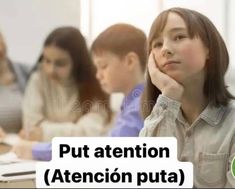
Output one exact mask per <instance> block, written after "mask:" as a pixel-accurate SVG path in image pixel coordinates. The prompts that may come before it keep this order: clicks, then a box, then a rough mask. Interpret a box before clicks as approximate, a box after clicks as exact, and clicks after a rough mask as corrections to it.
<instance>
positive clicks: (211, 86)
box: [141, 8, 234, 118]
mask: <svg viewBox="0 0 235 189" xmlns="http://www.w3.org/2000/svg"><path fill="white" fill-rule="evenodd" d="M172 12H173V13H176V14H178V15H179V16H180V17H181V18H182V19H183V20H184V22H185V24H186V26H187V29H188V33H189V37H190V38H194V37H199V38H200V39H201V40H202V42H203V44H204V45H205V46H206V47H207V48H208V49H209V59H208V60H207V62H206V65H205V69H206V78H205V83H204V89H203V92H204V95H205V96H206V97H207V98H208V99H209V100H210V102H211V103H212V104H213V105H214V106H219V105H225V106H226V105H227V104H228V102H229V100H230V99H234V97H233V96H232V95H231V94H230V93H229V91H228V90H227V87H226V85H225V81H224V75H225V73H226V71H227V69H228V65H229V56H228V51H227V48H226V45H225V43H224V40H223V39H222V37H221V35H220V34H219V32H218V30H217V29H216V27H215V26H214V25H213V23H212V22H211V21H210V20H209V19H208V18H207V17H206V16H204V15H202V14H200V13H199V12H196V11H194V10H190V9H185V8H171V9H168V10H165V11H163V12H162V13H160V14H159V16H158V17H157V18H156V19H155V20H154V22H153V24H152V26H151V29H150V33H149V37H148V42H147V49H148V50H147V51H148V55H150V52H151V50H152V49H151V43H152V41H153V40H154V39H155V38H156V37H157V36H159V34H160V33H161V32H162V31H163V29H164V27H165V25H166V22H167V18H168V15H169V13H172ZM146 77H147V78H146V84H145V89H144V92H143V95H142V100H141V111H142V115H143V117H144V118H146V117H147V116H148V115H149V114H150V113H151V111H152V109H153V106H154V104H155V102H156V100H157V98H158V96H159V95H160V94H161V91H160V90H159V89H158V88H157V87H156V86H155V85H153V84H152V82H151V79H150V75H149V72H148V71H147V73H146Z"/></svg>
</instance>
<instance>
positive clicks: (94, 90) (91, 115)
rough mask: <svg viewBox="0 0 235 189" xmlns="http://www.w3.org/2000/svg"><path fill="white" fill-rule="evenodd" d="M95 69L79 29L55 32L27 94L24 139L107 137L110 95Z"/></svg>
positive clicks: (24, 109)
mask: <svg viewBox="0 0 235 189" xmlns="http://www.w3.org/2000/svg"><path fill="white" fill-rule="evenodd" d="M94 71H95V70H94V66H93V64H92V61H91V58H90V56H89V52H88V49H87V46H86V42H85V39H84V37H83V36H82V34H81V33H80V31H79V30H78V29H76V28H74V27H60V28H57V29H55V30H54V31H52V32H51V33H50V34H49V36H48V37H47V38H46V40H45V42H44V47H43V51H42V54H41V56H40V58H39V61H38V64H37V67H36V69H35V71H34V72H33V74H32V75H31V77H30V80H29V82H28V85H27V88H26V91H25V96H24V102H23V124H24V129H23V131H21V136H22V137H23V138H26V139H29V140H37V141H50V140H51V139H52V138H53V137H55V136H102V135H105V134H106V132H107V130H108V129H109V125H110V124H109V123H110V120H111V109H110V106H109V96H108V95H107V94H105V93H104V92H103V91H102V90H101V88H100V85H99V83H98V81H97V80H96V78H95V72H94Z"/></svg>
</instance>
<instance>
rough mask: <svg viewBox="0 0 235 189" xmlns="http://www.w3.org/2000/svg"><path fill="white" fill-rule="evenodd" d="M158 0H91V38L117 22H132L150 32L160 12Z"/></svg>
mask: <svg viewBox="0 0 235 189" xmlns="http://www.w3.org/2000/svg"><path fill="white" fill-rule="evenodd" d="M158 4H159V1H158V0H91V21H92V23H91V27H92V28H91V40H93V39H94V38H95V37H96V36H97V35H98V34H99V33H100V32H101V31H103V30H104V29H106V28H107V27H108V26H110V25H112V24H115V23H117V22H124V23H129V24H132V25H134V26H136V27H139V28H140V29H142V30H143V31H144V32H145V33H146V34H148V33H149V29H150V26H151V24H152V22H153V19H154V18H155V17H156V16H157V14H158V13H159V11H160V10H159V5H158Z"/></svg>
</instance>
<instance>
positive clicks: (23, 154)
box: [12, 140, 37, 159]
mask: <svg viewBox="0 0 235 189" xmlns="http://www.w3.org/2000/svg"><path fill="white" fill-rule="evenodd" d="M35 144H37V142H35V141H26V140H21V141H20V142H19V143H18V144H17V145H15V146H13V147H12V151H13V152H14V153H15V154H16V155H17V157H18V158H22V159H33V155H32V149H33V146H34V145H35Z"/></svg>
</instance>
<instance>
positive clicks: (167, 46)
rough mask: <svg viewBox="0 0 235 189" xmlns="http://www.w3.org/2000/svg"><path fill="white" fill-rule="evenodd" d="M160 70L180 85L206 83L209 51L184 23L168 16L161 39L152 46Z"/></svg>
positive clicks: (175, 15) (174, 16)
mask: <svg viewBox="0 0 235 189" xmlns="http://www.w3.org/2000/svg"><path fill="white" fill-rule="evenodd" d="M151 48H152V52H153V54H154V58H155V61H156V64H157V66H158V68H159V69H160V70H161V71H162V72H164V73H166V74H167V75H169V76H170V77H172V78H173V79H175V80H176V81H178V82H180V83H181V84H186V83H188V82H189V83H190V84H191V83H192V82H193V81H198V80H200V81H202V82H204V80H205V63H206V59H207V56H208V49H207V48H206V47H205V46H204V44H203V42H202V41H201V39H200V38H199V37H194V38H192V39H191V38H190V37H189V33H188V29H187V26H186V24H185V22H184V20H183V19H182V18H181V17H180V16H179V15H178V14H176V13H169V15H168V18H167V22H166V25H165V27H164V29H163V31H162V32H161V33H160V36H158V37H157V38H155V39H154V40H153V42H152V43H151Z"/></svg>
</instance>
